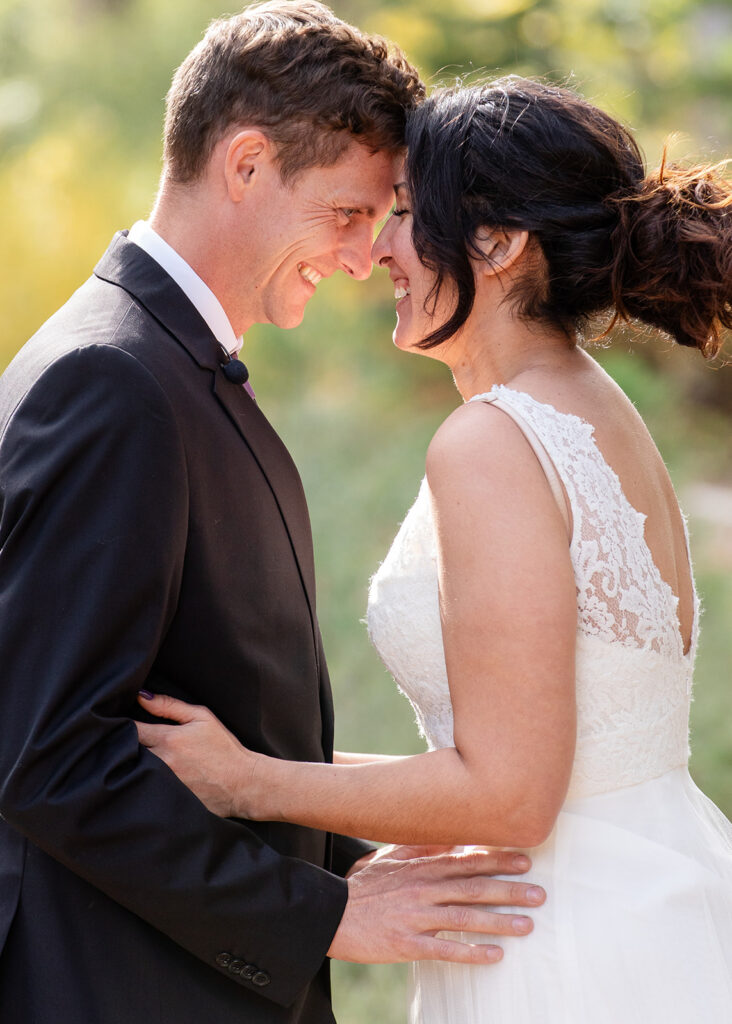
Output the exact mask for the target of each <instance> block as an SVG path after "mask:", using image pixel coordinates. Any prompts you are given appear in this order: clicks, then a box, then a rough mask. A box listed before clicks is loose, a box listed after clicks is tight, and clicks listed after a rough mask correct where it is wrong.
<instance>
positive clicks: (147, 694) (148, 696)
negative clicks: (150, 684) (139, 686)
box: [137, 690, 155, 700]
mask: <svg viewBox="0 0 732 1024" xmlns="http://www.w3.org/2000/svg"><path fill="white" fill-rule="evenodd" d="M137 692H138V693H139V694H140V696H141V697H144V698H145V700H152V699H153V697H154V696H155V694H154V693H150V691H149V690H138V691H137Z"/></svg>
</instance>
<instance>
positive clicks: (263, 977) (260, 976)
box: [252, 971, 272, 988]
mask: <svg viewBox="0 0 732 1024" xmlns="http://www.w3.org/2000/svg"><path fill="white" fill-rule="evenodd" d="M271 980H272V979H271V978H270V976H269V975H268V974H267V972H266V971H257V973H256V974H255V975H254V977H253V978H252V985H259V987H260V988H262V987H263V986H264V985H269V983H270V981H271Z"/></svg>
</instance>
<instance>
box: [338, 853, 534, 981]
mask: <svg viewBox="0 0 732 1024" xmlns="http://www.w3.org/2000/svg"><path fill="white" fill-rule="evenodd" d="M530 866H531V862H530V861H529V859H528V857H526V856H524V855H523V854H516V853H511V852H505V851H497V850H484V849H470V851H469V852H455V851H449V850H446V849H445V848H444V847H414V846H396V847H394V846H389V847H385V848H384V849H381V850H377V851H376V852H375V853H372V854H370V855H369V856H367V857H362V858H361V860H359V861H357V862H356V864H354V866H353V868H351V871H350V872H349V874H348V877H347V880H348V903H347V904H346V909H345V911H344V914H343V917H342V919H341V923H340V925H339V927H338V931H337V932H336V933H335V936H334V937H333V942H332V944H331V947H330V949H329V950H328V956H330V957H331V958H332V959H334V960H348V961H351V962H354V963H398V962H400V961H405V960H451V961H454V962H456V963H467V964H486V963H495V962H496V961H498V960H500V959H501V957H502V956H503V950H502V949H501V948H500V946H493V945H488V944H485V943H475V944H471V943H468V942H462V941H458V939H456V938H437V937H436V935H437V933H438V932H442V931H449V932H477V933H482V934H488V935H526V934H527V933H528V932H530V931H531V929H532V928H533V924H532V922H531V920H530V918H528V917H524V916H523V915H519V916H517V915H515V914H498V913H494V912H491V911H490V910H486V909H480V908H481V905H483V906H485V907H501V906H503V907H513V906H523V907H537V906H539V905H540V904H541V903H543V902H544V900H545V898H546V893H545V892H544V890H543V889H541V888H539V886H534V885H528V884H525V883H522V882H512V881H507V880H505V879H498V878H493V877H491V876H493V875H514V874H522V873H523V872H524V871H527V870H528V869H529V867H530Z"/></svg>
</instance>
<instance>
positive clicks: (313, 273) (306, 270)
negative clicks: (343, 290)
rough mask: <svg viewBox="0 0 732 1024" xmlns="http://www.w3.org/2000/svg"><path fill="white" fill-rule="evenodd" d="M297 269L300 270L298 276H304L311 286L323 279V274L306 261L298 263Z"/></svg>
mask: <svg viewBox="0 0 732 1024" xmlns="http://www.w3.org/2000/svg"><path fill="white" fill-rule="evenodd" d="M297 269H298V271H299V272H300V277H304V278H305V280H306V281H309V282H310V284H311V285H312V286H313V287H315V286H316V285H317V284H318V283H319V282H320V281H322V280H323V275H322V274H321V273H320V272H319V271H317V270H316V269H315V267H311V266H310V265H309V264H307V263H298V265H297Z"/></svg>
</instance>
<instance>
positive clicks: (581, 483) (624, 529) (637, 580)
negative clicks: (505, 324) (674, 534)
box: [471, 386, 696, 658]
mask: <svg viewBox="0 0 732 1024" xmlns="http://www.w3.org/2000/svg"><path fill="white" fill-rule="evenodd" d="M493 394H496V395H500V397H501V398H503V399H504V400H505V401H508V402H510V404H511V405H512V406H513V407H514V408H516V409H517V411H519V412H520V414H521V415H522V416H523V417H524V418H525V419H526V420H527V422H528V423H529V424H530V425H531V426H532V427H533V428H534V430H536V432H537V434H538V436H539V437H540V438H541V440H542V443H543V444H544V446H545V447H546V449H547V451H548V452H549V454H550V456H551V458H552V460H553V462H554V464H555V466H556V467H557V470H558V472H559V475H560V476H561V478H562V482H563V483H564V486H565V488H566V490H567V494H568V497H569V501H570V505H571V507H572V515H573V519H574V533H573V537H572V544H571V548H570V553H571V557H572V563H573V565H574V569H575V579H576V583H577V613H578V625H579V630H580V632H582V633H584V634H586V635H587V636H596V637H599V638H600V639H602V640H605V641H607V642H608V643H621V644H623V645H624V646H627V647H636V648H640V649H642V650H646V649H647V650H652V651H655V652H656V653H657V654H661V655H663V656H665V657H669V658H680V657H683V654H684V647H683V640H682V638H681V632H680V630H679V623H678V615H677V606H678V598H677V597H676V596H675V595H674V593H673V591H672V590H671V587H670V586H669V585H668V584H667V583H666V581H665V580H664V579H663V578H662V576H661V574H660V572H659V571H658V568H657V566H656V564H655V563H654V561H653V558H652V557H651V553H650V550H649V548H648V545H647V544H646V541H645V537H644V533H643V531H644V525H645V520H646V517H645V516H644V515H643V514H642V513H641V512H638V511H636V509H634V508H633V506H632V505H631V504H630V502H629V501H628V500H627V498H626V497H625V494H624V493H623V490H622V488H621V486H620V480H619V479H618V477H617V474H616V473H615V471H614V470H613V469H612V468H611V467H610V466H609V465H608V463H607V462H606V461H605V459H604V457H603V455H602V453H601V452H600V449H599V448H598V447H597V444H596V443H595V439H594V433H595V430H594V427H593V426H592V425H591V424H590V423H587V422H585V421H584V420H582V419H580V418H579V417H578V416H574V415H572V414H570V413H562V412H559V411H558V410H556V409H555V408H554V407H553V406H551V405H545V404H543V403H541V402H538V401H536V399H534V398H532V397H531V396H530V395H527V394H525V393H524V392H519V391H512V390H511V389H510V388H506V387H503V386H499V387H496V388H494V389H493V391H492V392H490V393H489V395H476V396H475V397H474V398H472V399H471V401H473V402H475V401H479V400H480V399H481V398H489V397H490V395H493ZM695 619H696V616H695ZM695 630H696V623H695Z"/></svg>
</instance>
